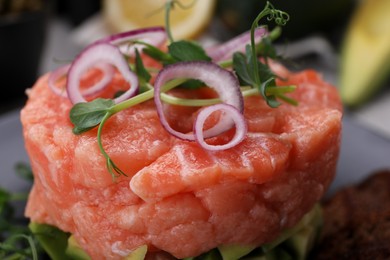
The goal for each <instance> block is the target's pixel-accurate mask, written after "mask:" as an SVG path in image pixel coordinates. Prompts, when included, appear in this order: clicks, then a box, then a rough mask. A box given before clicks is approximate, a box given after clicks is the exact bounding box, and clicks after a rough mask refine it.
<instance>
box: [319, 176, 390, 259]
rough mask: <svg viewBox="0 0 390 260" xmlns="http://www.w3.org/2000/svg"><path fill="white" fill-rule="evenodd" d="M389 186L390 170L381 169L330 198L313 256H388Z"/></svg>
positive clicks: (333, 257) (324, 206)
mask: <svg viewBox="0 0 390 260" xmlns="http://www.w3.org/2000/svg"><path fill="white" fill-rule="evenodd" d="M389 187H390V170H388V169H384V170H378V171H375V172H372V173H371V174H370V175H369V176H368V177H367V178H366V179H364V180H362V181H361V182H360V183H358V184H356V185H350V186H348V187H343V188H342V189H340V190H339V191H337V192H336V193H335V194H334V195H333V196H332V197H331V198H328V199H327V200H326V201H325V202H324V203H323V212H324V225H323V228H322V234H321V238H320V241H319V243H318V244H317V247H316V249H315V250H314V253H313V259H389V257H390V245H389V241H390V210H389V209H390V189H389Z"/></svg>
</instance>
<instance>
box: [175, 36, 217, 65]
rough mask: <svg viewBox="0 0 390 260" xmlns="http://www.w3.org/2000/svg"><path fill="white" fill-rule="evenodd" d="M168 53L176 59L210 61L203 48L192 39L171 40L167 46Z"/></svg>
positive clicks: (176, 60)
mask: <svg viewBox="0 0 390 260" xmlns="http://www.w3.org/2000/svg"><path fill="white" fill-rule="evenodd" d="M168 52H169V54H170V55H171V56H172V57H173V58H174V59H175V62H178V61H202V60H203V61H211V58H210V57H209V56H207V54H206V52H205V50H204V49H203V48H202V47H201V46H200V45H199V44H197V43H195V42H192V41H184V40H182V41H177V42H172V43H171V44H170V45H169V46H168Z"/></svg>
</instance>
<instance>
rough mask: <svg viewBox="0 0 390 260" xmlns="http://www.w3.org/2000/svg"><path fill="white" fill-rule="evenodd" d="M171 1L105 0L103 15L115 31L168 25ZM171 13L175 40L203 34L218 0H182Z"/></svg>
mask: <svg viewBox="0 0 390 260" xmlns="http://www.w3.org/2000/svg"><path fill="white" fill-rule="evenodd" d="M166 1H167V0H142V1H141V0H103V16H104V19H105V20H106V21H107V24H108V26H109V27H110V28H111V30H113V32H114V33H119V32H123V31H128V30H132V29H136V28H143V27H150V26H165V13H166V12H165V9H164V6H165V3H166ZM179 2H180V4H182V5H183V6H186V8H181V7H180V6H179V5H175V7H174V8H173V9H171V13H170V25H171V32H172V35H173V37H174V39H175V40H179V39H192V38H196V37H197V36H199V35H200V34H201V33H202V32H203V31H204V30H205V29H206V27H207V25H208V24H209V23H210V21H211V19H212V16H213V14H214V10H215V6H216V2H217V0H196V1H195V0H180V1H179Z"/></svg>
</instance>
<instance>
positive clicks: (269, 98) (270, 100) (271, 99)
mask: <svg viewBox="0 0 390 260" xmlns="http://www.w3.org/2000/svg"><path fill="white" fill-rule="evenodd" d="M275 85H276V84H275V79H274V78H269V79H268V80H267V81H265V82H262V83H261V84H260V87H259V91H260V93H261V95H262V96H263V97H264V99H265V100H266V102H267V104H268V105H269V106H270V107H278V106H279V105H280V102H279V101H277V100H276V96H275V95H267V88H269V87H273V86H275Z"/></svg>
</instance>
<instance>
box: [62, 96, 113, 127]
mask: <svg viewBox="0 0 390 260" xmlns="http://www.w3.org/2000/svg"><path fill="white" fill-rule="evenodd" d="M114 104H115V103H114V101H113V100H111V99H103V98H97V99H95V100H92V101H91V102H85V103H78V104H76V105H74V106H73V107H72V109H71V111H70V121H72V123H73V124H74V126H75V127H74V128H73V133H75V134H81V133H83V132H86V131H88V130H90V129H92V128H94V127H95V126H97V125H99V124H100V123H101V121H102V120H103V118H104V116H105V115H106V113H107V110H108V109H109V108H110V107H112V106H113V105H114Z"/></svg>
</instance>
